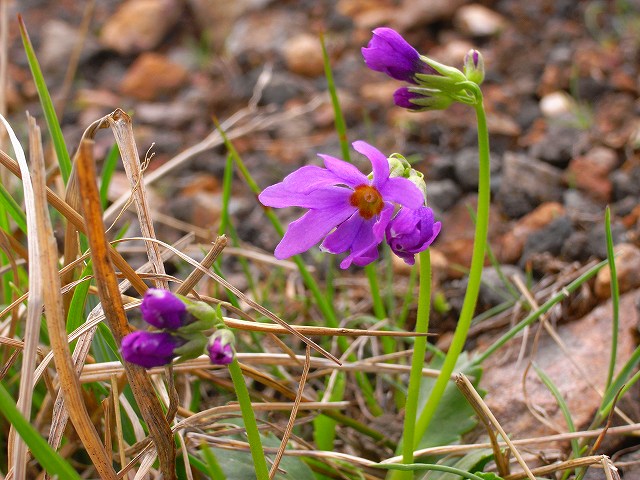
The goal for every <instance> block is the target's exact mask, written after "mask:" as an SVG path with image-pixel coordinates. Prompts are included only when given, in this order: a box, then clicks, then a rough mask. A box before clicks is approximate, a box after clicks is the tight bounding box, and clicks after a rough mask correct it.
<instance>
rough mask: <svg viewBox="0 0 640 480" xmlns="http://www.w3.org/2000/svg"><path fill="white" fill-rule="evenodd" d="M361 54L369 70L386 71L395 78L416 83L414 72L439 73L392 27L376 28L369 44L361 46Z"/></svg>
mask: <svg viewBox="0 0 640 480" xmlns="http://www.w3.org/2000/svg"><path fill="white" fill-rule="evenodd" d="M362 56H363V57H364V61H365V63H366V64H367V66H368V67H369V68H370V69H371V70H375V71H376V72H383V73H386V74H387V75H389V76H390V77H391V78H395V79H396V80H403V81H405V82H410V83H415V84H417V83H418V81H417V80H416V79H415V77H414V75H415V74H416V73H424V74H428V75H439V73H438V72H437V71H436V70H435V69H434V68H433V67H431V66H429V65H427V64H426V63H425V62H424V61H422V60H421V58H420V54H419V53H418V51H417V50H416V49H415V48H413V47H412V46H411V45H409V44H408V43H407V41H406V40H405V39H404V38H402V35H400V34H399V33H398V32H396V31H395V30H393V29H392V28H384V27H383V28H376V29H375V30H374V31H373V37H372V38H371V40H370V41H369V44H368V45H367V46H366V47H363V48H362Z"/></svg>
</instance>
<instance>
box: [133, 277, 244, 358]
mask: <svg viewBox="0 0 640 480" xmlns="http://www.w3.org/2000/svg"><path fill="white" fill-rule="evenodd" d="M140 312H141V313H142V318H143V320H144V321H145V322H147V323H148V324H149V325H152V326H153V327H155V328H157V329H158V331H142V330H139V331H136V332H132V333H130V334H128V335H126V336H125V337H124V338H123V339H122V345H121V349H120V351H121V353H122V357H123V358H124V359H125V360H126V361H127V362H130V363H135V364H136V365H140V366H142V367H144V368H152V367H160V366H163V365H168V364H170V363H171V362H172V361H173V360H174V359H175V358H176V357H180V360H181V361H184V360H188V359H190V358H195V357H198V356H199V355H201V354H202V353H204V352H205V350H206V352H207V353H208V355H209V358H210V359H211V362H212V363H213V364H214V365H228V364H229V363H231V362H232V361H233V357H234V349H233V343H234V337H233V333H231V331H230V330H228V329H227V328H224V324H221V323H220V322H219V321H218V318H219V316H218V314H217V312H216V311H215V310H214V309H213V308H212V307H210V306H209V305H207V304H206V303H204V302H195V301H192V300H189V299H187V298H185V297H183V296H181V295H175V294H173V293H171V292H170V291H168V290H163V289H158V288H150V289H149V290H147V292H146V293H145V295H144V298H143V299H142V303H141V304H140ZM216 327H221V328H217V329H216V330H215V332H214V333H213V335H211V336H209V337H208V336H207V335H206V334H205V333H204V332H205V331H207V330H211V329H213V328H216Z"/></svg>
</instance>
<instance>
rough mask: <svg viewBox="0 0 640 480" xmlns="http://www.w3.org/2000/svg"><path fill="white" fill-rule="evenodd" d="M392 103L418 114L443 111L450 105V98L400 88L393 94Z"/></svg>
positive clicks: (438, 93) (428, 92)
mask: <svg viewBox="0 0 640 480" xmlns="http://www.w3.org/2000/svg"><path fill="white" fill-rule="evenodd" d="M393 101H394V102H395V104H396V105H397V106H399V107H402V108H406V109H407V110H413V111H415V112H420V111H423V110H444V109H446V108H448V107H449V105H451V102H452V100H451V98H450V97H448V96H446V95H445V94H443V93H440V92H434V91H431V90H428V89H424V88H417V87H401V88H399V89H398V90H396V91H395V92H394V93H393Z"/></svg>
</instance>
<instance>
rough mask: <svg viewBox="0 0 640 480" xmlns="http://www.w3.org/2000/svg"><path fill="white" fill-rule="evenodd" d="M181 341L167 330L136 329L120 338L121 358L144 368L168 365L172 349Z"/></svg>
mask: <svg viewBox="0 0 640 480" xmlns="http://www.w3.org/2000/svg"><path fill="white" fill-rule="evenodd" d="M181 343H183V342H182V341H181V340H180V339H179V338H176V337H174V336H173V335H171V334H170V333H167V332H145V331H142V330H138V331H136V332H132V333H130V334H128V335H125V337H124V338H123V339H122V345H121V348H120V352H121V353H122V358H124V359H125V360H126V361H127V362H129V363H135V364H136V365H140V366H141V367H144V368H152V367H160V366H162V365H168V364H169V363H171V361H172V360H173V357H174V356H175V355H174V350H175V348H176V347H178V346H179V345H180V344H181Z"/></svg>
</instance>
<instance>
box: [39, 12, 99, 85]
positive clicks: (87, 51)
mask: <svg viewBox="0 0 640 480" xmlns="http://www.w3.org/2000/svg"><path fill="white" fill-rule="evenodd" d="M80 40H82V52H81V60H82V59H84V58H87V57H88V56H90V55H92V54H93V53H95V52H96V51H97V49H98V45H97V44H96V41H95V39H94V38H93V37H91V36H87V38H83V39H80V32H79V29H78V28H76V27H73V26H71V25H69V24H68V23H66V22H63V21H60V20H49V21H48V22H47V23H45V24H44V26H43V27H42V42H41V44H42V48H41V51H40V52H38V53H39V55H38V59H39V60H40V63H41V65H42V68H43V69H44V70H45V71H46V72H48V73H55V74H64V73H65V72H66V69H67V65H68V63H69V59H70V58H71V55H72V53H73V50H74V49H75V48H76V45H78V42H79V41H80Z"/></svg>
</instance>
